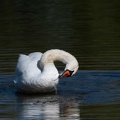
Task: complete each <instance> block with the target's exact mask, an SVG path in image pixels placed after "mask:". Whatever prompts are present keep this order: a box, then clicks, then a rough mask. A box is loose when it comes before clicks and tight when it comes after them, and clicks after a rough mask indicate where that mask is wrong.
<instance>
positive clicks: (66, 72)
mask: <svg viewBox="0 0 120 120" xmlns="http://www.w3.org/2000/svg"><path fill="white" fill-rule="evenodd" d="M73 72H74V71H70V70H68V69H67V70H65V71H64V72H63V73H62V74H60V75H59V77H60V78H61V77H70V76H71V75H72V73H73Z"/></svg>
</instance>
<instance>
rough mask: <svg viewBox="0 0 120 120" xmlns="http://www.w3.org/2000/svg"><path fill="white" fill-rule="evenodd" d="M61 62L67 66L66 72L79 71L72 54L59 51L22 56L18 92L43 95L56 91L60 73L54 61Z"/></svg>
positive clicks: (17, 74) (17, 72) (17, 73)
mask: <svg viewBox="0 0 120 120" xmlns="http://www.w3.org/2000/svg"><path fill="white" fill-rule="evenodd" d="M55 60H59V61H61V62H63V63H65V64H66V67H65V70H71V71H73V73H72V75H73V74H75V73H76V71H77V70H78V62H77V60H76V58H75V57H74V56H72V55H71V54H70V53H68V52H65V51H63V50H59V49H52V50H48V51H47V52H45V53H44V54H42V53H41V52H34V53H30V54H29V55H23V54H20V56H19V58H18V62H17V66H16V72H15V75H16V77H15V80H14V83H15V86H16V88H17V91H18V92H25V93H42V92H52V91H55V90H56V85H57V84H58V79H59V73H58V70H57V68H56V67H55V65H54V61H55Z"/></svg>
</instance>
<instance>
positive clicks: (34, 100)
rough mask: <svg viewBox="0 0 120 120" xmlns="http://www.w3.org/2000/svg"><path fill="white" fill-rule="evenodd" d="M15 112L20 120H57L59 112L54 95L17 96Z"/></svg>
mask: <svg viewBox="0 0 120 120" xmlns="http://www.w3.org/2000/svg"><path fill="white" fill-rule="evenodd" d="M16 111H17V117H18V118H19V119H20V120H29V119H35V120H48V119H49V118H50V120H58V118H59V112H60V110H59V103H58V98H57V96H55V95H50V96H48V95H44V96H26V95H25V96H18V97H17V104H16Z"/></svg>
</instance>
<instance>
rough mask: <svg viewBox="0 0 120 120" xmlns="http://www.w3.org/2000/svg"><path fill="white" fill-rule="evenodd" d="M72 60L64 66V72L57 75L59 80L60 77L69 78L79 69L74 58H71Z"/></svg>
mask: <svg viewBox="0 0 120 120" xmlns="http://www.w3.org/2000/svg"><path fill="white" fill-rule="evenodd" d="M73 59H74V60H73V61H70V62H68V63H67V64H66V67H65V70H64V72H63V73H61V74H60V75H59V77H60V78H61V77H70V76H72V75H74V74H75V73H76V72H77V70H78V68H79V64H78V61H77V60H76V58H73Z"/></svg>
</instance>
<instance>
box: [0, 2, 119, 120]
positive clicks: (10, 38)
mask: <svg viewBox="0 0 120 120" xmlns="http://www.w3.org/2000/svg"><path fill="white" fill-rule="evenodd" d="M119 21H120V1H119V0H114V1H110V0H105V1H104V0H97V1H94V0H85V1H81V0H74V1H72V0H54V1H53V0H34V1H32V0H29V1H27V0H12V1H10V0H2V1H1V2H0V119H2V120H10V119H11V120H13V119H17V120H30V119H32V120H80V119H81V120H88V119H91V120H93V119H95V120H119V119H120V114H119V113H120V102H119V101H120V22H119ZM53 48H59V49H63V50H66V51H68V52H70V53H72V54H73V55H74V56H75V57H76V58H77V59H78V61H79V64H80V68H79V71H78V72H77V74H76V75H74V76H73V77H71V78H65V79H61V80H60V83H59V85H58V93H57V94H51V95H49V94H48V95H32V96H28V95H16V94H15V87H14V85H13V79H14V70H15V66H16V62H17V58H18V55H19V54H20V53H24V54H29V53H30V52H35V51H41V52H45V51H46V50H48V49H53ZM57 66H58V68H59V69H60V70H61V69H63V67H64V66H63V64H60V63H57Z"/></svg>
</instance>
